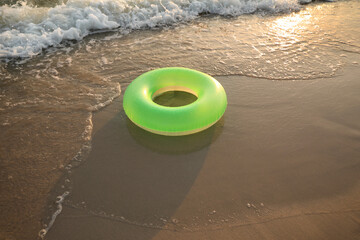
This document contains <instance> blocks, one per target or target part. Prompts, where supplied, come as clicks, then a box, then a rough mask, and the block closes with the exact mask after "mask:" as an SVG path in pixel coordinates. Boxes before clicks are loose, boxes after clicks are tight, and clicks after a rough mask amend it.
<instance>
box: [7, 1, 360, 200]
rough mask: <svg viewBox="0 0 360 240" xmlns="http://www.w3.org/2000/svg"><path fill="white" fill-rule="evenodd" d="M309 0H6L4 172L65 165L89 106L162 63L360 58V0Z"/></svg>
mask: <svg viewBox="0 0 360 240" xmlns="http://www.w3.org/2000/svg"><path fill="white" fill-rule="evenodd" d="M306 2H308V1H302V2H301V1H300V2H299V1H297V0H172V1H170V0H151V1H150V0H149V1H140V0H68V1H66V0H63V1H61V0H59V1H45V0H44V1H41V0H38V1H36V0H33V1H18V2H15V1H11V0H9V1H5V2H2V3H3V4H2V5H1V6H0V59H1V63H0V132H1V134H0V143H1V146H0V153H1V155H0V156H1V159H0V160H1V164H2V169H4V172H5V173H4V174H3V176H2V177H4V178H9V179H12V178H13V176H15V175H23V176H33V175H34V172H39V169H43V170H44V171H43V173H47V174H50V175H51V174H53V175H54V176H56V173H53V172H52V173H49V171H50V172H51V171H56V170H59V169H60V170H61V169H64V168H65V166H64V164H65V163H69V161H70V160H71V159H72V158H73V157H74V156H78V155H77V154H78V153H79V152H80V153H81V152H84V151H82V150H81V149H83V148H84V146H85V148H86V147H89V146H90V145H91V133H92V121H91V119H92V113H93V112H95V111H98V110H99V109H101V108H103V107H104V106H107V105H109V104H111V102H112V101H113V100H114V99H115V98H117V97H119V96H120V95H121V91H122V90H125V89H126V86H127V85H128V84H129V83H130V82H131V81H132V80H133V79H134V78H135V77H136V76H138V75H140V74H142V73H144V72H146V71H149V70H152V69H155V68H160V67H168V66H182V67H189V68H193V69H197V70H200V71H203V72H206V73H208V74H210V75H213V76H215V77H216V76H220V75H242V76H249V77H253V78H254V81H256V78H263V79H269V80H272V81H275V80H292V81H296V80H310V81H311V80H312V79H319V78H322V79H323V80H324V81H326V79H327V78H331V77H333V76H335V75H337V74H341V70H342V69H343V68H344V67H345V66H347V65H357V64H359V54H360V40H359V39H360V28H359V27H358V26H359V23H360V3H359V2H358V1H337V2H330V3H329V2H315V3H311V4H309V5H302V4H303V3H306ZM119 108H121V106H119ZM24 164H27V166H31V168H30V169H28V168H27V169H25V170H24V169H22V166H23V165H24ZM54 169H55V170H54ZM40 172H41V171H40ZM35 175H36V174H35ZM51 176H52V175H51ZM32 181H34V182H32ZM39 181H45V182H48V183H49V184H50V183H52V182H51V180H49V179H48V178H47V177H46V176H43V175H39V176H37V178H35V179H33V180H32V179H31V178H25V177H24V179H23V181H22V182H21V181H19V182H17V183H16V184H18V186H22V185H21V184H23V185H24V184H25V185H26V184H28V185H29V186H31V185H32V184H34V183H35V182H36V183H37V182H39ZM34 190H35V191H37V190H36V189H34ZM39 196H43V195H41V194H40V195H39Z"/></svg>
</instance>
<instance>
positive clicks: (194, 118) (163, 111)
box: [123, 67, 227, 136]
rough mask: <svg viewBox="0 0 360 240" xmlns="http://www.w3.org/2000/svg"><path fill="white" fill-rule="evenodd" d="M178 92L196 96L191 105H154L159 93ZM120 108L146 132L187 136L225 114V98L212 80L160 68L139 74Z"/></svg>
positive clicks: (188, 71) (191, 72) (182, 70)
mask: <svg viewBox="0 0 360 240" xmlns="http://www.w3.org/2000/svg"><path fill="white" fill-rule="evenodd" d="M171 90H181V91H187V92H190V93H192V94H194V95H196V96H197V98H198V99H197V100H196V101H195V102H193V103H191V104H188V105H185V106H179V107H167V106H162V105H158V104H156V103H155V102H153V99H154V98H155V96H157V95H159V93H162V92H166V91H171ZM123 106H124V110H125V113H126V115H127V116H128V117H129V119H130V120H131V121H132V122H133V123H135V124H136V125H138V126H139V127H141V128H144V129H145V130H147V131H150V132H153V133H157V134H162V135H173V136H178V135H187V134H192V133H196V132H199V131H202V130H204V129H206V128H208V127H210V126H212V125H213V124H214V123H216V122H217V121H218V120H219V119H220V118H221V117H222V115H223V114H224V112H225V109H226V106H227V98H226V93H225V90H224V88H223V87H222V86H221V84H220V83H219V82H218V81H217V80H216V79H214V78H213V77H211V76H209V75H207V74H205V73H202V72H199V71H196V70H192V69H187V68H179V67H171V68H160V69H156V70H153V71H149V72H147V73H144V74H142V75H141V76H139V77H138V78H136V79H135V80H134V81H133V82H132V83H131V84H130V85H129V86H128V87H127V89H126V91H125V94H124V100H123Z"/></svg>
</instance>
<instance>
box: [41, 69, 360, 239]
mask: <svg viewBox="0 0 360 240" xmlns="http://www.w3.org/2000/svg"><path fill="white" fill-rule="evenodd" d="M358 76H360V69H359V68H358V67H357V68H356V67H352V68H346V69H345V70H343V71H341V72H339V73H338V75H337V76H335V77H333V78H327V79H315V80H306V81H270V80H266V79H256V78H248V77H243V76H217V77H216V79H218V81H219V82H220V83H221V84H222V85H223V86H224V88H225V91H226V92H227V96H228V108H227V110H226V112H225V115H224V117H223V118H222V119H221V120H220V121H219V122H218V123H217V124H216V125H214V126H213V127H212V128H210V129H208V130H206V131H204V132H201V133H198V134H194V135H190V136H185V137H163V136H158V135H154V134H151V133H148V132H145V131H143V130H141V129H139V128H138V127H136V126H135V125H134V124H132V123H131V122H130V121H129V120H128V119H127V117H126V115H125V114H124V111H123V109H122V96H120V98H118V99H117V100H116V101H115V102H114V103H113V104H111V105H110V106H108V107H106V108H105V109H103V110H101V111H100V112H98V113H96V114H95V116H94V119H93V120H94V121H93V122H94V135H93V141H92V150H91V152H90V154H89V156H88V157H87V159H86V160H85V161H84V162H83V163H82V165H81V166H79V167H77V168H75V169H73V171H72V174H71V177H70V178H69V180H70V181H71V183H72V186H73V189H72V191H71V193H70V195H69V196H68V197H67V198H66V199H65V201H64V203H63V211H62V213H61V214H60V215H59V216H58V217H57V219H56V222H55V224H54V225H53V227H52V228H51V229H50V231H49V232H48V234H47V235H46V239H49V240H57V239H67V240H72V239H89V240H90V239H109V240H110V239H131V240H135V239H141V240H146V239H251V240H254V239H316V240H319V239H326V240H329V239H360V200H359V199H360V181H359V180H360V179H359V173H360V144H359V143H360V124H359V123H360V111H359V109H360V98H359V92H360V81H359V80H358ZM122 88H123V89H122V90H123V91H124V90H125V88H126V86H125V85H122ZM54 191H55V192H56V191H57V192H60V191H59V189H57V190H54Z"/></svg>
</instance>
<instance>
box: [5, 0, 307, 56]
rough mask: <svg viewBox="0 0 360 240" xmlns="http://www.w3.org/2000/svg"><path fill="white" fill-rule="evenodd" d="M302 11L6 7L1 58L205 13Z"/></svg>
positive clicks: (280, 6) (192, 2)
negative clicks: (96, 33) (108, 31)
mask: <svg viewBox="0 0 360 240" xmlns="http://www.w3.org/2000/svg"><path fill="white" fill-rule="evenodd" d="M299 8H300V6H299V4H298V1H297V0H172V1H171V0H69V1H67V2H66V3H63V4H61V5H57V6H55V7H52V8H48V7H32V6H29V5H27V4H26V3H23V4H22V5H16V6H7V5H5V6H1V7H0V57H2V58H4V57H29V56H32V55H36V54H39V53H40V52H41V51H42V49H44V48H47V47H49V46H57V45H58V44H60V43H61V42H63V41H64V40H81V39H82V38H84V37H85V36H86V35H88V34H90V33H91V32H92V31H96V30H106V29H114V28H120V29H127V30H129V29H130V30H132V29H141V28H153V27H156V26H161V25H170V24H173V23H176V22H180V21H188V20H191V19H193V18H195V17H197V16H198V15H199V14H201V13H212V14H219V15H231V16H238V15H241V14H246V13H253V12H256V11H266V12H270V13H274V12H275V13H277V12H284V11H293V10H298V9H299Z"/></svg>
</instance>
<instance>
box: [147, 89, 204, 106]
mask: <svg viewBox="0 0 360 240" xmlns="http://www.w3.org/2000/svg"><path fill="white" fill-rule="evenodd" d="M197 99H198V97H197V96H196V94H195V92H194V91H192V90H191V89H187V88H186V89H185V88H179V87H176V88H163V89H159V90H158V91H156V92H155V93H154V94H153V96H152V100H153V102H155V103H156V104H159V105H162V106H166V107H180V106H185V105H188V104H191V103H193V102H195V101H196V100H197Z"/></svg>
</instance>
